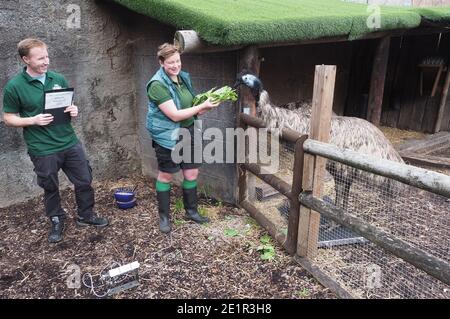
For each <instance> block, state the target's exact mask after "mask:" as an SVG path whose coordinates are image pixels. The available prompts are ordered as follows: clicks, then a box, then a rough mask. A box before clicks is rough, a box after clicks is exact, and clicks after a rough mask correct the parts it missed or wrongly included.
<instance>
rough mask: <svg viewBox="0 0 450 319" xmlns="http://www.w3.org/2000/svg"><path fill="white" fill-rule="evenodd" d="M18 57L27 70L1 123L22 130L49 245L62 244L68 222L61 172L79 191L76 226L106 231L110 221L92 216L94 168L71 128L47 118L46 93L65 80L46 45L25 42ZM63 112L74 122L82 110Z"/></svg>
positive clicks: (10, 90)
mask: <svg viewBox="0 0 450 319" xmlns="http://www.w3.org/2000/svg"><path fill="white" fill-rule="evenodd" d="M18 51H19V56H20V58H21V60H22V61H23V62H24V63H25V67H24V69H23V71H22V72H20V73H19V74H17V75H16V76H15V77H13V78H12V79H11V80H9V81H8V83H7V84H6V86H5V88H4V96H3V119H4V121H5V124H6V125H7V126H11V127H22V128H23V136H24V139H25V142H26V144H27V148H28V154H29V156H30V159H31V161H32V162H33V165H34V171H35V173H36V175H37V183H38V185H39V186H40V187H42V188H43V189H44V206H45V212H46V215H47V216H48V217H49V218H50V221H51V225H52V226H51V231H50V234H49V237H48V240H49V242H51V243H56V242H59V241H61V240H62V234H63V231H64V220H65V218H66V212H65V211H64V209H63V208H62V207H61V200H60V195H59V181H58V172H59V170H60V169H62V170H63V171H64V173H65V174H66V176H67V177H68V178H69V180H70V181H71V182H72V183H73V184H74V186H75V198H76V202H77V206H78V218H77V220H76V223H77V224H78V225H80V226H86V225H94V226H97V227H103V226H106V225H108V220H107V219H106V218H103V217H99V216H96V215H95V214H94V212H93V207H94V190H93V188H92V186H91V183H92V173H91V167H90V166H89V162H88V160H87V158H86V154H85V152H84V149H83V147H82V145H81V143H80V142H79V140H78V138H77V136H76V134H75V131H74V129H73V127H72V125H71V124H70V123H67V124H53V123H52V122H53V116H52V115H51V114H44V113H43V110H44V92H45V91H49V90H55V89H63V88H68V86H69V85H68V83H67V81H66V79H65V78H64V77H63V76H62V75H61V74H58V73H56V72H52V71H48V65H49V57H48V52H47V45H46V44H45V43H44V42H42V41H40V40H37V39H25V40H23V41H21V42H19V44H18ZM64 112H68V113H69V114H70V116H71V117H76V116H77V115H78V107H77V106H75V105H71V106H69V107H67V108H66V109H65V111H64Z"/></svg>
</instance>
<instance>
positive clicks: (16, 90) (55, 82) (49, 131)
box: [3, 68, 78, 156]
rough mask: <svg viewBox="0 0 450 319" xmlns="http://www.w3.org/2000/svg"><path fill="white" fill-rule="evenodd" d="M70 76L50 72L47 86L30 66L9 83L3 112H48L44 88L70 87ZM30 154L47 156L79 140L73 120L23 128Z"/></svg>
mask: <svg viewBox="0 0 450 319" xmlns="http://www.w3.org/2000/svg"><path fill="white" fill-rule="evenodd" d="M68 87H69V85H68V83H67V81H66V79H65V78H64V77H63V76H62V75H61V74H58V73H56V72H51V71H48V72H47V76H46V79H45V85H43V84H42V83H41V82H40V81H39V80H38V79H34V78H32V77H31V76H30V75H29V74H28V73H27V72H26V68H24V69H23V71H22V72H21V73H19V74H17V75H16V76H15V77H13V78H12V79H11V80H9V81H8V83H7V84H6V86H5V88H4V90H3V92H4V94H3V112H4V113H15V114H19V116H20V117H32V116H35V115H38V114H40V113H42V112H43V111H44V91H49V90H54V89H61V88H63V89H64V88H68ZM23 136H24V139H25V142H26V144H27V147H28V153H30V154H31V155H33V156H46V155H50V154H54V153H57V152H60V151H63V150H65V149H67V148H69V147H72V146H73V145H75V144H76V143H78V138H77V136H76V135H75V131H74V129H73V127H72V125H71V124H70V123H68V124H58V125H52V124H51V123H50V124H49V125H46V126H39V125H31V126H26V127H24V128H23Z"/></svg>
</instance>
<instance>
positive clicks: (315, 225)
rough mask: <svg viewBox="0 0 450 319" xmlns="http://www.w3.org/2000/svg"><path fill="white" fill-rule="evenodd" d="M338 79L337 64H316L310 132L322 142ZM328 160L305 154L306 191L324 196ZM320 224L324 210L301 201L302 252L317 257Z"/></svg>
mask: <svg viewBox="0 0 450 319" xmlns="http://www.w3.org/2000/svg"><path fill="white" fill-rule="evenodd" d="M335 79H336V66H335V65H317V66H316V72H315V77H314V92H313V101H312V113H311V126H310V127H311V128H310V134H309V138H311V139H314V140H318V141H321V142H329V140H330V130H331V114H332V108H333V97H334V84H335ZM325 164H326V159H325V158H318V157H316V156H313V155H308V154H305V164H304V165H305V166H304V170H303V181H302V186H303V191H311V192H312V193H313V195H314V196H315V197H321V193H322V185H323V176H324V173H325ZM319 226H320V214H319V213H317V212H315V211H313V210H310V209H309V208H307V207H305V206H303V205H301V206H300V218H299V225H298V242H297V254H298V255H299V256H301V257H308V258H314V256H315V255H316V253H317V242H318V238H319Z"/></svg>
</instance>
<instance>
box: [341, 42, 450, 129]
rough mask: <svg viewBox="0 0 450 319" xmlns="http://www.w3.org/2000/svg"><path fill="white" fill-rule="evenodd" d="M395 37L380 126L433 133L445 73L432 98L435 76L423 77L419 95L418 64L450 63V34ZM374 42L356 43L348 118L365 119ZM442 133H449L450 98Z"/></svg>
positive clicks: (354, 46) (353, 54)
mask: <svg viewBox="0 0 450 319" xmlns="http://www.w3.org/2000/svg"><path fill="white" fill-rule="evenodd" d="M438 40H439V34H429V35H420V36H408V37H396V38H392V40H391V49H390V55H389V64H388V71H387V75H386V83H385V90H384V97H383V111H382V115H381V125H383V126H390V127H396V128H400V129H408V130H414V131H421V132H429V133H431V132H433V131H434V124H435V122H436V118H437V114H438V108H439V103H440V100H441V96H442V87H443V85H444V80H445V74H444V75H443V76H441V79H440V81H439V86H438V90H437V92H436V95H435V96H434V97H431V86H432V83H433V80H434V77H433V74H428V75H426V76H425V78H424V92H423V95H422V96H420V92H419V76H420V68H419V67H418V64H419V63H420V62H421V61H422V59H423V58H424V57H427V56H436V55H438V56H442V57H445V58H447V64H448V63H449V62H450V33H445V34H442V36H441V40H440V45H439V48H438V45H437V44H438ZM373 50H374V43H373V41H372V40H370V41H355V42H353V47H352V57H353V59H352V66H351V72H350V77H349V86H348V87H349V91H348V95H347V103H346V109H345V115H347V116H357V117H361V118H365V117H366V109H367V105H366V103H367V99H366V95H367V93H368V92H369V83H370V74H371V69H372V66H371V63H372V62H371V61H372V60H373ZM441 130H445V131H450V96H449V97H448V98H447V103H446V107H445V109H444V116H443V120H442V124H441Z"/></svg>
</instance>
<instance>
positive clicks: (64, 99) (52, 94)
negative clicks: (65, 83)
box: [44, 89, 73, 110]
mask: <svg viewBox="0 0 450 319" xmlns="http://www.w3.org/2000/svg"><path fill="white" fill-rule="evenodd" d="M72 101H73V89H62V90H53V91H49V92H45V106H44V109H45V110H52V109H58V108H61V107H64V108H66V107H68V106H70V105H72Z"/></svg>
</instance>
